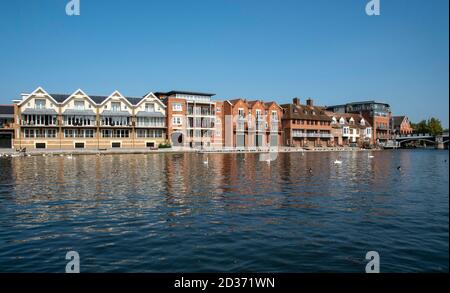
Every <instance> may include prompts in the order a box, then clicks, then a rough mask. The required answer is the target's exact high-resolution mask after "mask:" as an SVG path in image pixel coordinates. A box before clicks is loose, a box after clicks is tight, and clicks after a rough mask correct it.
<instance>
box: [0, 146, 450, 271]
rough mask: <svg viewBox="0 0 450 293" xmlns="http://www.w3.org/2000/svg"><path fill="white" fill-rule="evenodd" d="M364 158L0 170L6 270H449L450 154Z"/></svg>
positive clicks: (180, 159) (115, 162) (1, 251)
mask: <svg viewBox="0 0 450 293" xmlns="http://www.w3.org/2000/svg"><path fill="white" fill-rule="evenodd" d="M372 154H373V156H374V158H369V156H368V153H367V152H343V153H333V152H329V153H328V152H326V153H305V154H304V155H302V154H300V153H285V154H279V155H278V157H277V158H276V159H275V160H274V161H272V162H271V163H270V164H268V163H267V162H264V161H260V158H259V155H258V154H210V155H208V164H205V163H204V161H205V157H206V156H205V155H198V154H192V153H189V154H188V153H186V154H148V155H106V156H74V157H73V159H68V158H66V157H19V158H0V272H64V271H65V266H66V262H67V261H66V259H65V255H66V252H68V251H71V250H75V251H77V252H78V253H79V255H80V263H81V271H82V272H364V270H365V265H366V262H367V261H366V260H365V255H366V253H367V252H368V251H377V252H378V253H379V255H380V263H381V265H380V266H381V271H382V272H440V271H444V272H448V270H449V249H448V241H449V230H448V229H449V210H448V207H449V187H448V184H449V172H448V171H449V166H448V159H449V158H448V151H437V150H394V151H381V152H373V153H372ZM338 158H339V160H341V161H342V164H341V165H335V164H334V163H333V162H334V160H336V159H338ZM399 166H401V169H400V170H399V169H398V167H399ZM310 168H311V171H310Z"/></svg>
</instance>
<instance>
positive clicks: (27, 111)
mask: <svg viewBox="0 0 450 293" xmlns="http://www.w3.org/2000/svg"><path fill="white" fill-rule="evenodd" d="M22 114H24V115H57V114H58V113H57V112H56V111H55V110H54V109H25V110H24V111H23V112H22Z"/></svg>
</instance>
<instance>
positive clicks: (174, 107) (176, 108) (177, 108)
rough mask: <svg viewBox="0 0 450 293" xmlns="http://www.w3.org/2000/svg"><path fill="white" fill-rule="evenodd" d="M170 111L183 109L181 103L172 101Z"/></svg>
mask: <svg viewBox="0 0 450 293" xmlns="http://www.w3.org/2000/svg"><path fill="white" fill-rule="evenodd" d="M172 111H177V112H179V111H183V105H182V104H181V103H173V104H172Z"/></svg>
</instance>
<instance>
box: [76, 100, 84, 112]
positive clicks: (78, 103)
mask: <svg viewBox="0 0 450 293" xmlns="http://www.w3.org/2000/svg"><path fill="white" fill-rule="evenodd" d="M74 109H75V110H84V101H75V102H74Z"/></svg>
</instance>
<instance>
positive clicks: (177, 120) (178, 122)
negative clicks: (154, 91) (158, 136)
mask: <svg viewBox="0 0 450 293" xmlns="http://www.w3.org/2000/svg"><path fill="white" fill-rule="evenodd" d="M172 124H173V125H182V124H183V123H182V121H181V117H172Z"/></svg>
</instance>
